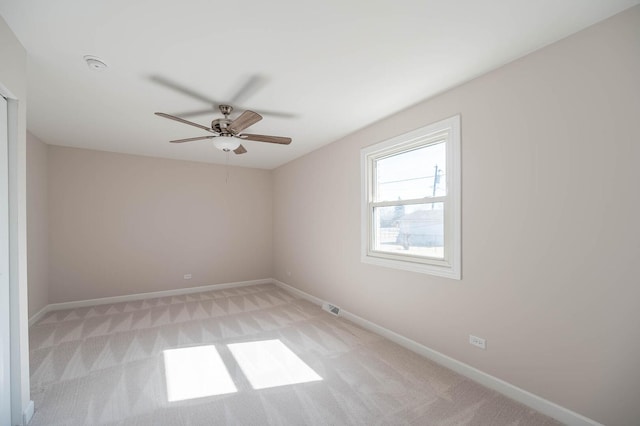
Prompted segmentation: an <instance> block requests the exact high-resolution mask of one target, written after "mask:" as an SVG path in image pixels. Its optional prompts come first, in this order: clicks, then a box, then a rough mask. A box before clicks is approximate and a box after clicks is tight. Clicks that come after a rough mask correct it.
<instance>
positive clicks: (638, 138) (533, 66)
mask: <svg viewBox="0 0 640 426" xmlns="http://www.w3.org/2000/svg"><path fill="white" fill-rule="evenodd" d="M434 66H437V64H434ZM638 76H640V7H635V8H633V9H631V10H629V11H627V12H625V13H623V14H621V15H618V16H615V17H613V18H612V19H609V20H607V21H604V22H603V23H600V24H597V25H596V26H594V27H591V28H588V29H586V30H585V31H582V32H580V33H578V34H576V35H574V36H572V37H569V38H568V39H565V40H563V41H560V42H558V43H556V44H554V45H551V46H548V47H546V48H544V49H542V50H540V51H537V52H535V53H533V54H531V55H529V56H527V57H524V58H522V59H520V60H518V61H515V62H513V63H511V64H508V65H506V66H504V67H502V68H500V69H498V70H495V71H493V72H491V73H489V74H487V75H485V76H482V77H480V78H478V79H475V80H473V81H471V82H469V83H467V84H464V85H462V86H460V87H457V88H455V89H453V90H451V91H449V92H447V93H444V94H442V95H440V96H438V97H436V98H433V99H431V100H428V101H425V102H423V103H421V104H418V105H416V106H414V107H412V108H410V109H407V110H406V111H403V112H401V113H399V114H397V115H395V116H392V117H390V118H388V119H385V120H383V121H381V122H378V123H376V124H374V125H372V126H370V127H368V128H365V129H363V130H361V131H359V132H357V133H355V134H353V135H351V136H349V137H347V138H344V139H342V140H339V141H337V142H335V143H333V144H331V145H329V146H327V147H325V148H322V149H320V150H318V151H315V152H313V153H311V154H309V155H307V156H305V157H302V158H300V159H298V160H295V161H293V162H291V163H289V164H287V165H285V166H283V167H280V168H278V169H276V171H275V172H274V197H275V198H274V256H275V258H274V262H275V263H274V272H275V278H277V279H279V280H281V281H284V282H286V283H288V284H291V285H293V286H295V287H297V288H299V289H301V290H303V291H306V292H308V293H311V294H313V295H315V296H318V297H320V298H324V299H326V300H329V301H331V302H333V303H336V304H337V305H339V306H341V307H342V308H343V309H346V310H348V311H350V312H353V313H355V314H356V315H359V316H361V317H364V318H366V319H368V320H371V321H373V322H375V323H377V324H379V325H382V326H384V327H386V328H388V329H391V330H393V331H395V332H398V333H400V334H402V335H404V336H407V337H409V338H411V339H413V340H415V341H417V342H420V343H422V344H424V345H426V346H428V347H430V348H433V349H435V350H438V351H440V352H442V353H444V354H446V355H449V356H451V357H454V358H456V359H458V360H460V361H462V362H465V363H468V364H470V365H472V366H474V367H476V368H479V369H480V370H482V371H485V372H487V373H489V374H492V375H494V376H496V377H498V378H501V379H503V380H506V381H507V382H510V383H512V384H514V385H516V386H519V387H521V388H523V389H525V390H528V391H530V392H533V393H535V394H538V395H540V396H542V397H544V398H547V399H549V400H551V401H553V402H556V403H558V404H560V405H562V406H564V407H567V408H569V409H571V410H574V411H577V412H578V413H581V414H583V415H586V416H588V417H590V418H593V419H595V420H597V421H599V422H603V423H605V424H607V425H631V424H637V421H638V419H640V404H638V397H639V395H640V368H639V367H638V360H640V309H639V308H638V301H639V300H640V285H638V283H639V282H640V278H639V275H638V270H637V264H638V259H639V258H640V226H639V224H638V218H640V191H639V190H638V184H639V182H640V166H639V163H640V120H639V118H640V78H639V77H638ZM380 102H384V99H381V100H380ZM346 113H348V112H346ZM458 113H460V114H461V116H462V163H463V166H462V174H463V182H462V188H463V195H462V216H463V222H462V233H463V246H462V247H463V249H462V250H463V253H462V256H463V264H462V274H463V279H462V280H461V281H455V280H449V279H445V278H438V277H433V276H429V275H422V274H418V273H412V272H404V271H398V270H394V269H388V268H383V267H377V266H372V265H368V264H363V263H361V262H360V259H359V250H360V166H359V155H360V149H361V148H363V147H365V146H368V145H371V144H373V143H376V142H379V141H381V140H384V139H386V138H389V137H392V136H396V135H398V134H402V133H404V132H407V131H409V130H412V129H415V128H418V127H421V126H423V125H426V124H429V123H432V122H435V121H438V120H441V119H443V118H447V117H450V116H453V115H455V114H458ZM289 272H291V275H289V274H288V273H289ZM469 334H475V335H478V336H481V337H484V338H486V339H487V350H486V351H482V350H479V349H477V348H474V347H473V346H471V345H469V343H468V335H469Z"/></svg>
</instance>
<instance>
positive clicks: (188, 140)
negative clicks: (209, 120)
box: [169, 136, 215, 143]
mask: <svg viewBox="0 0 640 426" xmlns="http://www.w3.org/2000/svg"><path fill="white" fill-rule="evenodd" d="M213 138H215V136H199V137H197V138H187V139H177V140H175V141H169V142H171V143H184V142H192V141H199V140H201V139H213Z"/></svg>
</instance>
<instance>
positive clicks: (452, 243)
mask: <svg viewBox="0 0 640 426" xmlns="http://www.w3.org/2000/svg"><path fill="white" fill-rule="evenodd" d="M440 142H444V143H445V151H446V157H447V158H446V169H445V170H446V184H447V191H446V195H445V196H440V197H425V198H421V199H418V200H411V203H413V204H416V203H434V202H442V203H444V247H445V248H444V250H445V254H444V260H442V259H433V258H428V257H420V256H414V255H409V254H401V253H388V252H382V251H377V250H374V249H373V247H374V236H375V230H374V207H382V206H386V205H397V204H398V202H397V201H389V202H374V199H373V197H374V187H375V184H374V179H375V164H376V160H378V159H381V158H384V157H388V156H390V155H394V154H400V153H403V152H406V151H410V150H414V149H416V148H419V147H424V146H428V145H431V144H434V143H440ZM461 164H462V161H461V152H460V115H456V116H454V117H451V118H447V119H445V120H442V121H439V122H437V123H433V124H430V125H428V126H425V127H421V128H419V129H416V130H413V131H411V132H408V133H405V134H403V135H400V136H396V137H394V138H391V139H388V140H386V141H383V142H380V143H377V144H375V145H371V146H368V147H366V148H363V149H362V150H361V151H360V170H361V186H362V189H361V200H362V201H361V215H362V216H361V226H362V228H361V239H362V240H361V261H362V262H364V263H369V264H373V265H378V266H384V267H390V268H396V269H403V270H408V271H413V272H420V273H424V274H431V275H437V276H441V277H447V278H453V279H457V280H459V279H461V278H462V276H461V275H462V274H461V269H462V268H461V260H462V259H461V257H462V256H461V253H462V236H461V226H462V225H461Z"/></svg>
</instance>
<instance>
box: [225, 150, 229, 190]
mask: <svg viewBox="0 0 640 426" xmlns="http://www.w3.org/2000/svg"><path fill="white" fill-rule="evenodd" d="M225 154H226V155H227V160H226V161H225V164H224V171H225V175H226V176H225V179H224V183H225V184H228V183H229V151H225Z"/></svg>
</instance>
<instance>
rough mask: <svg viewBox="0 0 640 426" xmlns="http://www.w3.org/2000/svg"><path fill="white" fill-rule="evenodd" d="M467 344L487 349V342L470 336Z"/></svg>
mask: <svg viewBox="0 0 640 426" xmlns="http://www.w3.org/2000/svg"><path fill="white" fill-rule="evenodd" d="M469 343H471V344H472V345H473V346H477V347H479V348H480V349H487V341H486V340H484V339H483V338H482V337H478V336H473V335H471V334H470V335H469Z"/></svg>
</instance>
